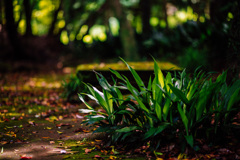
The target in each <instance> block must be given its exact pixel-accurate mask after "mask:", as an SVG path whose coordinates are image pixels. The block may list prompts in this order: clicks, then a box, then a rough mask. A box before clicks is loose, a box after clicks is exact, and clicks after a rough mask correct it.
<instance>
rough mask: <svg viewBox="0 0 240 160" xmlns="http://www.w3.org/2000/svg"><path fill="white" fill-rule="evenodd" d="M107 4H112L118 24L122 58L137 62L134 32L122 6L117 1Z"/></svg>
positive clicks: (112, 0) (110, 1)
mask: <svg viewBox="0 0 240 160" xmlns="http://www.w3.org/2000/svg"><path fill="white" fill-rule="evenodd" d="M109 3H111V4H112V8H113V11H114V13H115V15H116V17H117V18H118V20H119V22H120V31H119V34H120V39H121V43H122V48H123V52H124V58H125V59H126V60H128V61H136V60H139V55H138V51H137V43H136V40H135V36H134V30H133V27H132V26H131V24H130V22H129V21H128V20H127V18H126V14H125V12H124V8H123V6H122V5H121V4H120V2H119V0H109Z"/></svg>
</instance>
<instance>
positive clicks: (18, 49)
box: [4, 0, 24, 59]
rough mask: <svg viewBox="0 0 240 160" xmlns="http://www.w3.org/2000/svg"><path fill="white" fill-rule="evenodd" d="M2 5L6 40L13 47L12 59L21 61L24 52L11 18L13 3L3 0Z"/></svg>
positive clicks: (9, 0) (10, 0)
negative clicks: (3, 5)
mask: <svg viewBox="0 0 240 160" xmlns="http://www.w3.org/2000/svg"><path fill="white" fill-rule="evenodd" d="M4 4H5V17H6V30H7V33H8V39H9V41H10V44H11V45H12V47H13V51H14V55H13V56H14V59H23V58H24V57H23V54H24V52H23V48H22V46H21V44H20V40H19V37H18V33H17V28H16V25H15V21H14V17H13V1H12V0H4Z"/></svg>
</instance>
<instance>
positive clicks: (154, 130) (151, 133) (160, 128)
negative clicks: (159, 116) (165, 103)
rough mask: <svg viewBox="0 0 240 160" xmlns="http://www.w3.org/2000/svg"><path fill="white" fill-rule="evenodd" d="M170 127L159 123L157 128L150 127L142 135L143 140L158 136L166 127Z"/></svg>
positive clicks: (167, 124)
mask: <svg viewBox="0 0 240 160" xmlns="http://www.w3.org/2000/svg"><path fill="white" fill-rule="evenodd" d="M169 125H170V123H161V125H160V126H158V127H157V128H155V127H151V128H150V129H149V130H148V131H147V132H146V133H145V135H144V139H147V138H149V137H153V136H156V135H158V134H159V133H161V132H162V131H163V130H164V129H166V128H167V127H168V126H169Z"/></svg>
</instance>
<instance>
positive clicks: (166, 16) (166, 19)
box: [162, 0, 169, 30]
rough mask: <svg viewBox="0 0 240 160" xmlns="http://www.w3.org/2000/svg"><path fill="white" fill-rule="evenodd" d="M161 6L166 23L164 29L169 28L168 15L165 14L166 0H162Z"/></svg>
mask: <svg viewBox="0 0 240 160" xmlns="http://www.w3.org/2000/svg"><path fill="white" fill-rule="evenodd" d="M162 6H163V11H164V21H165V23H166V29H167V30H169V24H168V15H167V1H166V0H162Z"/></svg>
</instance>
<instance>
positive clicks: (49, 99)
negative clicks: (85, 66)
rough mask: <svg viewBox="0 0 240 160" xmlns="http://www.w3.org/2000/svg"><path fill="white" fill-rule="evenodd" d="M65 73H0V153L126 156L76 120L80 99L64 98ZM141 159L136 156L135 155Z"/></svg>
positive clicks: (42, 159) (14, 158) (9, 159)
mask: <svg viewBox="0 0 240 160" xmlns="http://www.w3.org/2000/svg"><path fill="white" fill-rule="evenodd" d="M67 77H69V73H63V72H62V73H55V72H51V73H47V74H41V73H40V74H32V73H12V74H0V86H1V88H0V90H1V92H0V159H3V160H19V159H36V160H38V159H39V160H49V159H52V160H55V159H56V160H59V159H92V158H97V159H101V158H104V159H117V158H118V157H122V158H124V159H129V158H130V159H131V158H133V157H134V156H130V155H127V156H126V155H122V156H121V155H117V156H116V155H114V154H113V153H111V151H112V150H113V148H103V147H100V146H101V145H102V141H101V138H102V135H101V134H92V131H93V129H94V128H93V127H91V126H90V127H89V126H85V125H83V124H81V122H82V121H83V119H84V116H85V115H83V114H81V113H79V112H78V109H80V108H83V107H84V106H83V105H82V104H80V101H79V103H78V102H77V103H76V102H75V103H69V102H66V99H65V98H64V97H63V92H64V90H63V88H62V82H63V80H64V79H66V78H67ZM138 159H141V156H138Z"/></svg>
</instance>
